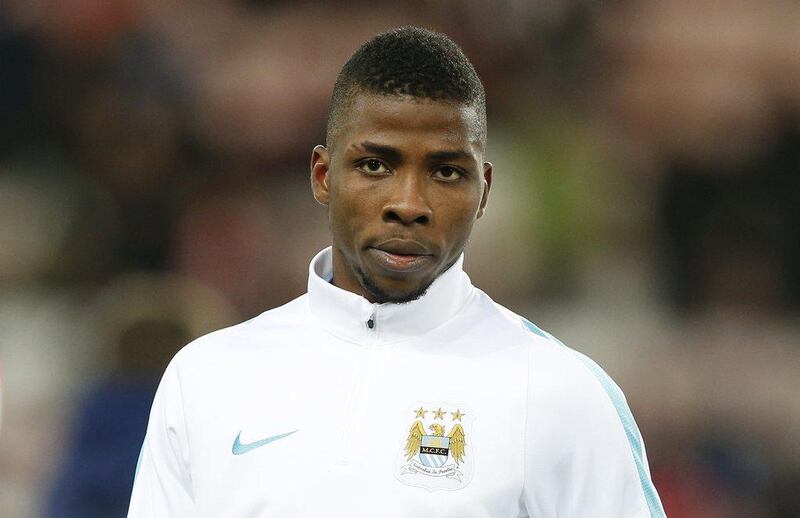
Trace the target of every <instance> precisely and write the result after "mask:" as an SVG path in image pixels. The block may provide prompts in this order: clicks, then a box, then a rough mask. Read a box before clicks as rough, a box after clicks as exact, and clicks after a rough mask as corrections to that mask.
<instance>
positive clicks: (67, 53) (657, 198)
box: [0, 0, 800, 518]
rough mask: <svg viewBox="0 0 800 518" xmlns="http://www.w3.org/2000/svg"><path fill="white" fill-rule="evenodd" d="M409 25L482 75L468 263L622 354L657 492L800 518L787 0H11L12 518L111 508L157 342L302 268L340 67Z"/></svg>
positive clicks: (320, 235)
mask: <svg viewBox="0 0 800 518" xmlns="http://www.w3.org/2000/svg"><path fill="white" fill-rule="evenodd" d="M407 24H416V25H422V26H426V27H429V28H434V29H438V30H441V31H444V32H446V33H447V34H449V35H450V36H451V37H453V38H454V39H455V40H456V41H457V42H458V43H459V44H461V45H462V46H463V48H464V49H465V51H466V53H467V55H468V56H469V57H470V58H471V59H472V60H473V62H474V63H475V65H476V68H477V69H478V72H479V74H480V75H481V77H482V79H483V81H484V83H485V86H486V89H487V94H488V109H489V147H488V155H489V159H490V160H492V161H493V162H494V164H495V183H494V187H493V190H492V193H491V196H490V200H489V208H488V212H487V215H486V217H485V218H484V219H482V220H481V221H480V222H479V223H478V225H477V230H476V232H475V234H474V237H473V239H472V242H471V244H470V245H469V247H468V250H467V259H466V267H467V271H468V273H469V274H470V275H471V277H472V279H473V281H474V282H475V284H476V285H478V286H479V287H481V288H482V289H484V290H485V291H487V292H488V293H489V294H490V295H491V296H492V297H493V298H494V299H495V300H497V301H498V302H500V303H502V304H504V305H506V306H508V307H509V308H511V309H513V310H514V311H516V312H518V313H520V314H522V315H524V316H526V317H527V318H529V319H530V320H532V321H534V322H536V323H537V324H539V325H540V326H541V327H543V328H544V329H546V330H548V331H550V332H551V333H553V334H555V335H556V336H559V337H560V338H561V339H562V340H563V341H564V342H566V343H567V344H569V345H570V346H571V347H573V348H575V349H578V350H581V351H583V352H586V353H587V354H589V355H590V356H592V357H593V358H595V359H596V360H597V361H598V362H599V363H600V364H601V365H602V366H604V367H605V369H606V370H607V371H608V372H609V373H610V374H611V375H612V376H613V377H614V378H615V379H616V380H617V382H618V383H619V384H620V385H621V386H622V388H623V389H624V391H625V393H626V394H627V396H628V400H629V402H630V404H631V407H632V409H633V411H634V414H635V415H636V416H637V420H638V423H639V425H640V428H641V430H642V433H643V435H644V437H645V439H646V442H647V447H648V453H649V458H650V466H651V470H652V474H653V477H654V480H655V482H656V486H657V488H658V490H659V491H660V493H661V497H662V499H663V502H664V506H665V508H666V510H667V513H668V515H669V516H670V517H671V518H684V517H691V518H718V517H719V518H722V517H725V518H727V517H732V518H737V517H755V518H758V517H769V518H772V517H797V516H800V397H799V396H800V318H798V317H800V174H799V173H800V31H799V30H798V27H800V5H798V4H797V2H794V1H789V0H718V1H713V2H712V1H697V0H627V1H625V0H619V1H615V2H591V1H588V0H585V1H579V0H536V1H530V0H498V1H495V2H481V1H477V0H471V1H470V0H462V1H457V0H439V1H433V0H428V1H423V0H419V1H410V2H390V3H385V4H381V3H377V4H376V2H374V1H373V2H365V1H364V2H359V1H351V2H344V1H340V2H301V1H298V2H290V1H268V0H3V1H2V3H0V378H2V400H3V412H2V431H1V432H0V515H2V516H3V518H16V517H34V516H42V517H102V518H108V517H115V516H124V514H125V509H126V505H127V499H128V495H129V491H130V487H131V484H132V479H133V470H134V466H135V463H136V458H137V456H138V451H139V447H140V445H141V441H142V438H143V434H144V429H145V425H146V421H147V415H148V412H149V406H150V403H151V400H152V396H153V393H154V391H155V387H156V384H157V382H158V379H159V376H160V374H161V372H162V370H163V368H164V366H165V363H166V362H167V361H168V360H169V358H170V357H171V356H172V354H174V352H175V351H176V350H177V349H178V348H179V347H181V346H182V345H183V344H185V343H186V342H188V341H189V340H191V339H193V338H194V337H197V336H198V335H200V334H203V333H205V332H208V331H210V330H213V329H216V328H219V327H222V326H227V325H230V324H233V323H236V322H239V321H242V320H245V319H248V318H250V317H252V316H254V315H257V314H259V313H261V312H263V311H265V310H267V309H270V308H272V307H275V306H277V305H280V304H282V303H284V302H287V301H289V300H290V299H292V298H294V297H295V296H297V295H299V294H301V293H303V292H304V290H305V283H306V272H307V264H308V261H309V260H310V258H311V257H312V256H313V254H314V253H315V252H316V251H317V250H319V249H321V248H322V247H324V246H326V245H327V244H328V234H327V222H326V213H325V210H324V208H322V207H320V206H317V205H316V204H315V203H314V201H313V198H312V196H311V194H310V190H309V186H308V162H309V158H310V153H311V148H312V146H313V145H315V144H318V143H322V142H323V140H324V130H325V122H326V115H327V108H328V100H329V96H330V92H331V89H332V86H333V83H334V80H335V77H336V74H337V73H338V70H339V69H340V67H341V66H342V65H343V64H344V62H345V61H346V60H347V58H348V57H349V55H350V54H351V53H352V52H353V51H354V50H355V48H357V46H358V45H359V44H360V43H362V42H363V41H365V40H366V39H368V38H369V37H371V36H372V35H374V34H376V33H378V32H380V31H382V30H385V29H388V28H391V27H394V26H399V25H407ZM498 265H500V266H498Z"/></svg>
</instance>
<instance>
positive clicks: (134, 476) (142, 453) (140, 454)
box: [133, 443, 144, 484]
mask: <svg viewBox="0 0 800 518" xmlns="http://www.w3.org/2000/svg"><path fill="white" fill-rule="evenodd" d="M142 456H144V443H142V447H141V448H139V458H138V459H137V460H136V471H134V473H133V483H134V484H135V483H136V477H138V476H139V468H141V467H142Z"/></svg>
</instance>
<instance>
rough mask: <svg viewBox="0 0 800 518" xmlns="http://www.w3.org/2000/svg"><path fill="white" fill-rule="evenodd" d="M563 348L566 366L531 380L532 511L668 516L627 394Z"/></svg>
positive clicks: (616, 517)
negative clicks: (654, 484)
mask: <svg viewBox="0 0 800 518" xmlns="http://www.w3.org/2000/svg"><path fill="white" fill-rule="evenodd" d="M564 349H565V350H564V352H565V353H567V355H568V356H570V358H569V359H570V360H571V361H570V362H568V365H566V366H565V367H564V368H559V369H552V371H551V372H549V373H548V374H545V375H542V376H539V375H532V376H531V378H530V381H529V388H528V390H529V392H528V398H529V399H528V417H527V423H526V437H525V483H524V489H523V501H524V507H525V508H526V510H527V512H528V514H529V515H530V516H536V517H541V518H556V517H559V518H561V517H568V518H590V517H591V518H666V515H665V514H664V509H663V507H662V506H661V502H660V500H659V497H658V493H657V492H656V490H655V487H654V486H653V483H652V481H651V479H650V471H649V467H648V464H647V457H646V454H645V449H644V442H643V441H642V436H641V434H640V433H639V430H638V428H637V427H636V423H635V422H634V419H633V415H632V414H631V411H630V409H629V408H628V404H627V402H626V400H625V396H624V395H623V393H622V391H621V390H620V388H619V387H618V386H617V385H616V384H615V383H614V382H613V381H612V380H611V378H610V377H609V376H608V375H607V374H606V373H605V372H604V371H603V370H602V369H601V368H600V367H599V366H598V365H597V364H596V363H594V362H593V361H592V360H590V359H589V358H587V357H586V356H584V355H582V354H580V353H578V352H576V351H573V350H571V349H567V348H566V347H564ZM576 360H577V362H576ZM538 372H539V373H541V372H542V371H541V370H539V371H538ZM565 380H566V381H567V382H566V383H565Z"/></svg>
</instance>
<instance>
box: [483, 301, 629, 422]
mask: <svg viewBox="0 0 800 518" xmlns="http://www.w3.org/2000/svg"><path fill="white" fill-rule="evenodd" d="M481 298H482V299H483V300H481V301H479V302H478V304H480V305H482V306H484V309H483V312H484V313H486V314H489V315H491V316H490V317H489V320H490V321H491V322H492V327H493V328H494V329H495V330H500V331H501V333H502V334H504V335H506V336H507V337H513V340H514V341H515V342H519V343H522V344H523V345H524V347H525V348H526V350H527V354H528V373H529V392H530V399H531V403H532V404H543V405H544V404H547V405H555V406H558V407H559V408H560V409H561V410H562V411H563V410H565V409H566V408H575V409H576V410H577V411H582V409H583V408H585V407H586V406H587V405H598V404H599V405H600V406H601V407H604V408H615V407H617V406H622V404H624V403H625V397H624V395H623V393H622V390H621V389H620V388H619V386H618V385H617V384H616V383H615V382H614V381H613V380H612V379H611V377H610V376H609V375H608V374H607V373H606V372H605V371H604V370H603V368H602V367H600V365H598V364H597V363H596V362H595V361H594V360H592V359H591V358H589V357H588V356H586V355H585V354H583V353H581V352H579V351H576V350H574V349H572V348H570V347H568V346H567V345H565V344H564V343H563V342H561V340H559V339H558V338H556V337H555V336H553V335H552V334H550V333H549V332H547V331H545V330H543V329H541V328H540V327H539V326H537V325H536V324H534V323H533V322H531V321H530V320H528V319H527V318H525V317H523V316H520V315H518V314H516V313H514V312H512V311H510V310H509V309H507V308H505V307H503V306H501V305H500V304H497V303H495V302H494V301H492V300H491V299H490V298H489V297H488V296H486V295H485V294H483V295H482V297H481ZM498 324H502V325H498ZM624 406H625V408H627V405H624Z"/></svg>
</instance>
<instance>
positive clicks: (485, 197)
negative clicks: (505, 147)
mask: <svg viewBox="0 0 800 518" xmlns="http://www.w3.org/2000/svg"><path fill="white" fill-rule="evenodd" d="M491 188H492V163H491V162H484V163H483V194H481V204H480V207H478V215H477V217H476V219H477V218H480V217H481V216H483V213H484V212H486V202H488V201H489V189H491Z"/></svg>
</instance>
